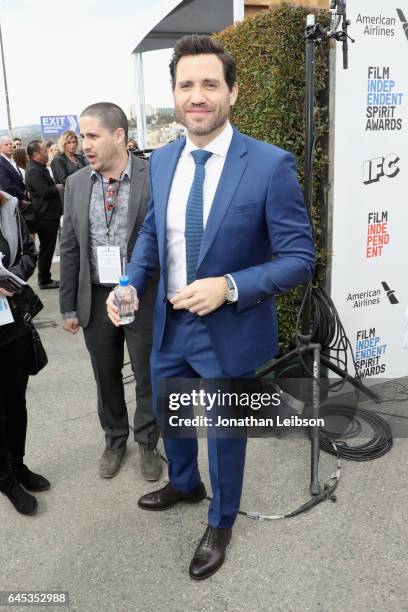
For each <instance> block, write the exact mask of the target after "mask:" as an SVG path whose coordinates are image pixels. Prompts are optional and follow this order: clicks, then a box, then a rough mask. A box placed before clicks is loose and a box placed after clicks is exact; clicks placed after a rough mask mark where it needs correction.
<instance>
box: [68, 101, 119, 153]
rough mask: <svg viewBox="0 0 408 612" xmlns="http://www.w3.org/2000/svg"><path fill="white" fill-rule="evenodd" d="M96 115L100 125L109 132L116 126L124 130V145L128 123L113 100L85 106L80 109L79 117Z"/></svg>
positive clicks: (114, 129) (113, 130)
mask: <svg viewBox="0 0 408 612" xmlns="http://www.w3.org/2000/svg"><path fill="white" fill-rule="evenodd" d="M87 116H88V117H89V116H90V117H96V118H97V119H99V121H100V122H101V125H102V126H103V127H104V128H105V129H107V130H109V131H110V132H111V134H113V132H115V131H116V130H117V129H118V128H122V129H123V130H124V132H125V146H126V143H127V141H128V129H129V124H128V120H127V117H126V115H125V113H124V112H123V110H122V109H121V108H120V106H118V105H117V104H113V102H96V103H95V104H91V105H90V106H87V107H86V109H85V110H83V111H82V113H81V115H80V117H87Z"/></svg>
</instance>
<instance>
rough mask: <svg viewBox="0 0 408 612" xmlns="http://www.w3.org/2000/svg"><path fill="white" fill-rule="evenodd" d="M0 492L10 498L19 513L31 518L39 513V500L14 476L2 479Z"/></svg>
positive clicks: (0, 480) (10, 475)
mask: <svg viewBox="0 0 408 612" xmlns="http://www.w3.org/2000/svg"><path fill="white" fill-rule="evenodd" d="M0 491H1V493H3V495H5V496H6V497H8V498H9V500H10V501H11V503H12V504H13V506H14V507H15V509H16V510H17V512H19V513H20V514H25V515H27V516H30V515H32V514H35V513H36V512H37V507H38V504H37V500H36V499H35V497H34V495H30V493H27V491H26V490H25V489H24V488H23V487H22V486H21V484H20V482H19V481H18V480H17V478H16V477H15V475H14V474H9V475H8V476H6V477H5V478H2V479H0Z"/></svg>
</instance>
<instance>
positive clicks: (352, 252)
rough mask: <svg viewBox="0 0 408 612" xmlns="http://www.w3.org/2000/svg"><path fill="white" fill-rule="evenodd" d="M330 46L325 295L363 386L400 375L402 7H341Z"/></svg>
mask: <svg viewBox="0 0 408 612" xmlns="http://www.w3.org/2000/svg"><path fill="white" fill-rule="evenodd" d="M347 16H348V18H349V19H350V21H351V25H350V27H349V33H350V35H351V36H352V38H355V39H356V42H355V44H351V43H350V45H349V69H348V70H343V67H342V62H343V60H342V49H341V43H337V45H338V46H337V66H336V93H335V105H336V106H335V143H334V187H333V258H332V282H331V295H332V298H333V301H334V303H335V305H336V307H337V309H338V311H339V314H340V317H341V320H342V322H343V325H344V327H345V329H346V332H347V335H348V336H349V339H350V341H351V344H352V346H353V348H354V352H355V356H356V360H357V368H358V369H357V373H358V374H360V375H361V377H362V378H364V379H367V382H368V381H369V379H370V378H395V377H400V376H407V375H408V0H347Z"/></svg>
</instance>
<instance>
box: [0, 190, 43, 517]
mask: <svg viewBox="0 0 408 612" xmlns="http://www.w3.org/2000/svg"><path fill="white" fill-rule="evenodd" d="M0 252H1V253H2V265H3V266H4V267H5V268H6V269H7V270H10V272H13V273H14V274H16V275H17V276H18V277H19V278H21V279H23V280H25V281H27V280H28V279H29V278H30V276H31V275H32V274H33V272H34V268H35V265H36V261H37V257H36V255H35V253H34V243H33V241H32V240H31V236H30V234H29V231H28V228H27V227H26V224H25V222H24V219H23V218H22V217H21V215H20V213H19V211H18V201H17V198H14V197H13V196H11V195H10V194H8V193H5V192H1V191H0ZM20 295H21V294H18V295H16V294H14V293H12V292H11V291H8V290H6V289H4V288H1V287H0V300H1V301H3V306H4V301H5V300H7V303H8V305H9V307H10V310H11V312H12V315H13V318H14V321H13V322H10V323H6V324H4V325H0V361H1V367H0V389H1V392H0V492H1V493H2V494H3V495H5V496H6V497H7V498H8V499H9V500H10V501H11V503H12V504H13V506H14V507H15V509H16V510H17V512H20V513H21V514H34V513H35V512H36V510H37V500H36V498H35V497H34V495H31V494H30V493H28V491H32V492H39V491H46V490H47V489H49V488H50V483H49V481H48V480H47V479H46V478H44V476H41V475H40V474H36V473H34V472H32V471H31V470H30V469H29V468H28V467H27V466H26V465H25V463H24V455H25V441H26V432H27V407H26V389H27V383H28V376H29V374H28V371H29V363H30V358H32V339H31V330H30V328H29V327H28V326H27V325H26V324H25V322H24V320H23V318H22V315H23V314H24V312H23V310H22V309H21V308H20V304H21V301H20V299H19V298H20Z"/></svg>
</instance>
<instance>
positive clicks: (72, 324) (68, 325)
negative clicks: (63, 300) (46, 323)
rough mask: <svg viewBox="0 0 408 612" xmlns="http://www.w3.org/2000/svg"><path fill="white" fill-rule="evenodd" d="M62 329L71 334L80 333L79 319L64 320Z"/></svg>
mask: <svg viewBox="0 0 408 612" xmlns="http://www.w3.org/2000/svg"><path fill="white" fill-rule="evenodd" d="M62 329H65V331H67V332H69V333H70V334H77V333H78V332H79V325H78V319H64V323H63V325H62Z"/></svg>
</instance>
